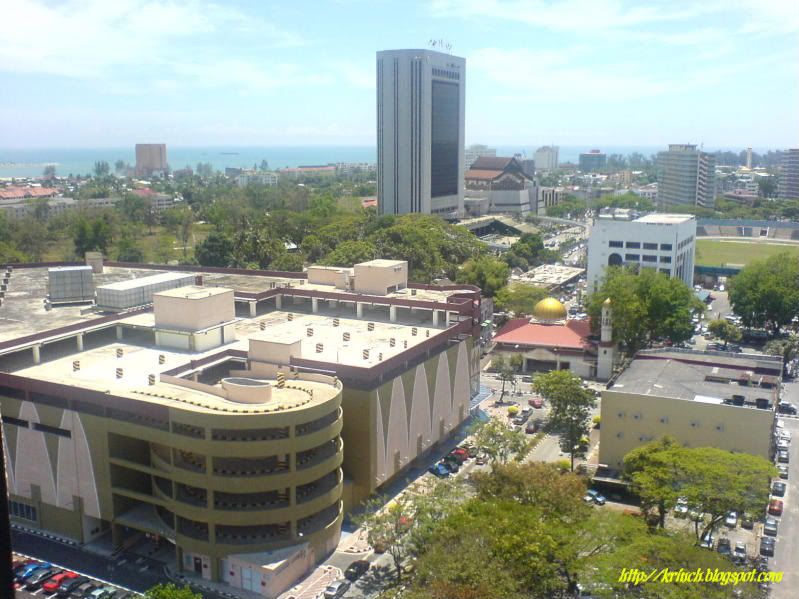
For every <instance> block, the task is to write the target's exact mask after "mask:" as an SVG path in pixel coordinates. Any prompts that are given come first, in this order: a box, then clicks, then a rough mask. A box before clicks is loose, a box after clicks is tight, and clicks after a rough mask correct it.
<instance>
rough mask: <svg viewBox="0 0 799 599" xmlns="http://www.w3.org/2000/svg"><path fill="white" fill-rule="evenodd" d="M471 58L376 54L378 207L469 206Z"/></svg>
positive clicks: (445, 209) (450, 213)
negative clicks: (465, 190)
mask: <svg viewBox="0 0 799 599" xmlns="http://www.w3.org/2000/svg"><path fill="white" fill-rule="evenodd" d="M465 79H466V60H465V59H463V58H459V57H457V56H450V55H449V54H444V53H442V52H433V51H431V50H385V51H383V52H378V53H377V204H378V210H379V212H380V214H405V213H408V212H421V213H424V214H438V215H440V216H443V217H454V216H457V215H460V214H462V213H463V173H464V168H463V163H464V155H463V154H464V152H463V141H464V128H465V120H464V103H465V93H464V90H465V84H466V80H465Z"/></svg>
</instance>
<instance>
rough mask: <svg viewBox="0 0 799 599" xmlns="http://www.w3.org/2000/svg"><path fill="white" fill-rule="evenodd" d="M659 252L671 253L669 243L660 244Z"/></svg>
mask: <svg viewBox="0 0 799 599" xmlns="http://www.w3.org/2000/svg"><path fill="white" fill-rule="evenodd" d="M660 251H661V252H670V251H671V244H670V243H661V244H660Z"/></svg>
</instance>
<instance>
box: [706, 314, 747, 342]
mask: <svg viewBox="0 0 799 599" xmlns="http://www.w3.org/2000/svg"><path fill="white" fill-rule="evenodd" d="M707 330H708V331H709V332H711V333H713V335H715V336H716V337H718V338H719V339H721V340H723V341H724V348H725V349H726V348H727V343H729V342H730V341H732V342H733V343H737V342H738V341H740V340H741V337H742V334H741V329H739V328H738V327H736V326H735V325H734V324H732V323H731V322H729V321H728V320H724V319H723V318H720V319H718V320H713V321H711V322H710V324H708V325H707Z"/></svg>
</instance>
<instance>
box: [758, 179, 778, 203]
mask: <svg viewBox="0 0 799 599" xmlns="http://www.w3.org/2000/svg"><path fill="white" fill-rule="evenodd" d="M757 195H759V196H760V197H761V198H773V197H775V196H776V195H777V180H776V177H760V178H758V180H757Z"/></svg>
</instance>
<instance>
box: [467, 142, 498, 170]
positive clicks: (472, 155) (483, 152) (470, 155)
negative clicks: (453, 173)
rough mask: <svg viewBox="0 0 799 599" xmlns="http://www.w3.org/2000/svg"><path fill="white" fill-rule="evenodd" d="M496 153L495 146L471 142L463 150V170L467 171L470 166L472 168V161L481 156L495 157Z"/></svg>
mask: <svg viewBox="0 0 799 599" xmlns="http://www.w3.org/2000/svg"><path fill="white" fill-rule="evenodd" d="M496 155H497V149H496V148H489V147H488V146H484V145H482V144H472V145H471V146H469V147H468V148H466V149H465V150H464V151H463V170H464V171H468V170H469V169H470V168H472V164H474V161H475V160H477V159H478V158H480V157H481V156H491V157H496Z"/></svg>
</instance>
